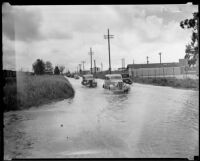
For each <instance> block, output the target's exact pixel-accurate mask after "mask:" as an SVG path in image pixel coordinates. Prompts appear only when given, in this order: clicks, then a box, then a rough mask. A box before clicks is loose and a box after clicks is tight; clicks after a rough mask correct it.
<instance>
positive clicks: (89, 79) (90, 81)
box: [81, 74, 97, 87]
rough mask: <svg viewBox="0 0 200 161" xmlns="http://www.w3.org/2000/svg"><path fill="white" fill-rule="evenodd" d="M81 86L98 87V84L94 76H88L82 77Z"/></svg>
mask: <svg viewBox="0 0 200 161" xmlns="http://www.w3.org/2000/svg"><path fill="white" fill-rule="evenodd" d="M82 78H83V79H82V81H81V84H82V85H84V86H86V87H97V82H96V81H95V79H94V76H93V75H92V74H86V75H83V77H82Z"/></svg>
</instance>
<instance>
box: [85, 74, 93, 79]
mask: <svg viewBox="0 0 200 161" xmlns="http://www.w3.org/2000/svg"><path fill="white" fill-rule="evenodd" d="M84 77H85V78H86V79H92V78H93V76H92V75H86V76H84Z"/></svg>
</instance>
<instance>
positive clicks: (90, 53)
mask: <svg viewBox="0 0 200 161" xmlns="http://www.w3.org/2000/svg"><path fill="white" fill-rule="evenodd" d="M93 54H94V52H92V48H90V52H89V55H90V61H91V68H90V72H91V74H92V55H93Z"/></svg>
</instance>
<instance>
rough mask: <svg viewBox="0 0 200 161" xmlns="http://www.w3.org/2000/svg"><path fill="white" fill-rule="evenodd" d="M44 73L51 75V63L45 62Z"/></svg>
mask: <svg viewBox="0 0 200 161" xmlns="http://www.w3.org/2000/svg"><path fill="white" fill-rule="evenodd" d="M45 71H46V72H47V73H53V66H52V63H51V62H50V61H46V63H45Z"/></svg>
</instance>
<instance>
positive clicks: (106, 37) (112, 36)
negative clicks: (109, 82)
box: [104, 29, 114, 74]
mask: <svg viewBox="0 0 200 161" xmlns="http://www.w3.org/2000/svg"><path fill="white" fill-rule="evenodd" d="M111 38H114V35H110V34H109V29H108V35H104V39H108V53H109V73H110V74H111V61H110V39H111Z"/></svg>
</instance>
